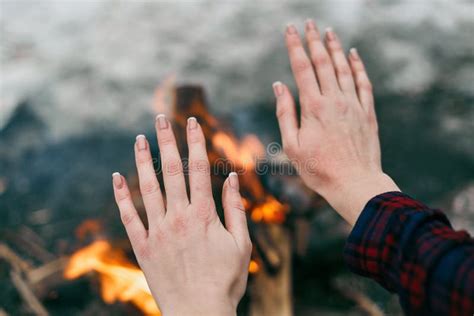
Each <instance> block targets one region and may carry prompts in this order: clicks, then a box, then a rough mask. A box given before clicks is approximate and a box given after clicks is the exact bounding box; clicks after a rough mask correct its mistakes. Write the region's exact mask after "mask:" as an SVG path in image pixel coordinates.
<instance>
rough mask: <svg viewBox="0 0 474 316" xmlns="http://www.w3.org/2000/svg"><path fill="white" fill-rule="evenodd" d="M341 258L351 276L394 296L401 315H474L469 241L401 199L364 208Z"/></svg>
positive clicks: (439, 217) (473, 259) (473, 255)
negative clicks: (364, 278)
mask: <svg viewBox="0 0 474 316" xmlns="http://www.w3.org/2000/svg"><path fill="white" fill-rule="evenodd" d="M344 259H345V261H346V263H347V265H348V266H349V269H350V270H351V271H353V272H355V273H357V274H360V275H363V276H367V277H370V278H372V279H374V280H376V281H377V282H378V283H380V284H381V285H382V286H383V287H384V288H386V289H387V290H389V291H391V292H396V293H397V294H398V295H399V298H400V303H401V305H402V308H403V310H404V311H405V313H406V314H407V315H470V316H473V315H474V239H472V238H471V237H470V236H469V234H468V233H466V232H465V231H454V230H453V229H452V227H451V224H450V223H449V221H448V219H447V218H446V216H445V215H444V214H443V213H442V212H440V211H438V210H434V209H430V208H429V207H427V206H425V205H423V204H422V203H420V202H418V201H416V200H414V199H412V198H410V197H409V196H408V195H406V194H403V193H401V192H388V193H384V194H381V195H378V196H376V197H374V198H372V199H371V200H370V201H369V202H368V203H367V205H366V206H365V208H364V210H363V211H362V213H361V215H360V216H359V218H358V220H357V222H356V224H355V226H354V228H353V230H352V232H351V234H350V235H349V238H348V240H347V243H346V245H345V248H344Z"/></svg>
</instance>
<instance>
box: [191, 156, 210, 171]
mask: <svg viewBox="0 0 474 316" xmlns="http://www.w3.org/2000/svg"><path fill="white" fill-rule="evenodd" d="M209 169H210V164H209V161H207V159H198V160H193V161H191V162H190V163H189V171H190V172H202V173H208V172H209Z"/></svg>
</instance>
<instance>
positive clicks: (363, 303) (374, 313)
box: [334, 282, 385, 316]
mask: <svg viewBox="0 0 474 316" xmlns="http://www.w3.org/2000/svg"><path fill="white" fill-rule="evenodd" d="M334 287H335V288H336V289H337V290H338V291H339V292H340V293H341V294H342V295H343V296H345V297H346V298H348V299H350V300H352V301H353V302H355V303H356V304H357V305H358V306H359V308H360V309H362V310H363V311H364V312H366V313H367V315H369V316H384V315H385V313H384V312H383V311H382V310H381V309H380V307H379V306H378V305H377V304H376V303H375V302H374V301H373V300H372V299H371V298H370V297H368V296H367V295H366V294H364V293H363V292H362V291H357V290H355V289H353V288H352V287H351V286H349V285H345V284H343V283H342V282H335V283H334Z"/></svg>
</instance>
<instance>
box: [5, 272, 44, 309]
mask: <svg viewBox="0 0 474 316" xmlns="http://www.w3.org/2000/svg"><path fill="white" fill-rule="evenodd" d="M10 278H11V280H12V283H13V285H14V286H15V287H16V289H17V290H18V293H19V294H20V296H21V298H22V299H23V301H24V302H25V304H26V305H27V306H28V308H29V309H30V310H31V311H32V312H33V313H34V314H35V315H38V316H47V315H48V312H47V311H46V308H45V307H44V306H43V304H41V302H40V301H39V299H38V298H37V297H36V295H35V294H34V293H33V291H32V289H31V287H30V285H29V284H28V282H27V281H26V280H24V279H23V278H22V277H21V275H20V274H19V273H18V272H16V271H15V270H12V271H11V272H10Z"/></svg>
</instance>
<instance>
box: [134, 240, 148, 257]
mask: <svg viewBox="0 0 474 316" xmlns="http://www.w3.org/2000/svg"><path fill="white" fill-rule="evenodd" d="M134 250H135V254H136V255H137V257H138V258H140V260H147V259H149V258H150V257H151V251H150V248H149V247H148V246H147V244H146V243H138V245H136V246H135V248H134Z"/></svg>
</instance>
